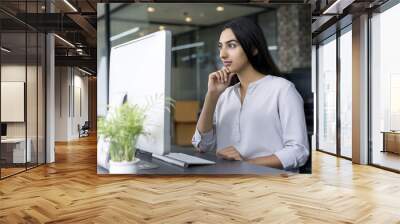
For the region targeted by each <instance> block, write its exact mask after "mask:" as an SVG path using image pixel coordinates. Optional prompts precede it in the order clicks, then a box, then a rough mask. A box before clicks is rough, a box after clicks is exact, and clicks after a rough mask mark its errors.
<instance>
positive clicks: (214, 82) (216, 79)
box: [208, 67, 235, 96]
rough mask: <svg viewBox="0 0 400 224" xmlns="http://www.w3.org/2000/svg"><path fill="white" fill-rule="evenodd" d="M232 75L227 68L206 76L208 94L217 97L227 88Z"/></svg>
mask: <svg viewBox="0 0 400 224" xmlns="http://www.w3.org/2000/svg"><path fill="white" fill-rule="evenodd" d="M234 75H235V74H234V73H231V71H230V70H229V68H227V67H223V68H222V69H221V70H218V71H216V72H213V73H211V74H210V75H209V76H208V93H209V94H212V95H218V96H219V95H220V94H221V93H222V92H223V91H224V90H225V89H226V88H227V87H228V86H229V84H230V82H231V79H232V76H234Z"/></svg>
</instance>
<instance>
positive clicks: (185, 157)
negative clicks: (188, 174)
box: [165, 153, 215, 164]
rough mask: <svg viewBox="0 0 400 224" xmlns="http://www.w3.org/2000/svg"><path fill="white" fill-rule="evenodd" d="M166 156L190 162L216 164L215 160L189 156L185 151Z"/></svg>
mask: <svg viewBox="0 0 400 224" xmlns="http://www.w3.org/2000/svg"><path fill="white" fill-rule="evenodd" d="M165 156H166V157H168V158H171V159H176V160H179V161H182V162H185V163H188V164H214V163H215V162H213V161H210V160H206V159H201V158H199V157H195V156H189V155H186V154H184V153H169V154H167V155H165Z"/></svg>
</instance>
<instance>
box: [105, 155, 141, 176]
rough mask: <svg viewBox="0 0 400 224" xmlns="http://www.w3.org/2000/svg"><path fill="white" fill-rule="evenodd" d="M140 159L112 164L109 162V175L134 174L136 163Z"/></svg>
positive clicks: (112, 162)
mask: <svg viewBox="0 0 400 224" xmlns="http://www.w3.org/2000/svg"><path fill="white" fill-rule="evenodd" d="M139 161H140V159H138V158H135V159H134V160H133V161H122V162H114V161H112V160H110V169H109V172H110V174H134V173H135V172H136V171H137V166H136V163H138V162H139Z"/></svg>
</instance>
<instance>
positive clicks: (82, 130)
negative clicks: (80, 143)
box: [78, 121, 90, 138]
mask: <svg viewBox="0 0 400 224" xmlns="http://www.w3.org/2000/svg"><path fill="white" fill-rule="evenodd" d="M78 129H79V138H80V137H87V136H89V129H90V125H89V121H85V123H84V124H83V125H82V127H79V125H78Z"/></svg>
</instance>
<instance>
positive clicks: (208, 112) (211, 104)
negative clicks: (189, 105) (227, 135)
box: [197, 93, 219, 133]
mask: <svg viewBox="0 0 400 224" xmlns="http://www.w3.org/2000/svg"><path fill="white" fill-rule="evenodd" d="M218 97H219V94H211V93H207V95H206V98H205V100H204V105H203V109H202V111H201V113H200V117H199V121H198V122H197V129H199V131H200V132H201V133H206V132H208V131H210V130H211V129H212V128H213V116H214V111H215V106H216V105H217V101H218Z"/></svg>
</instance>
